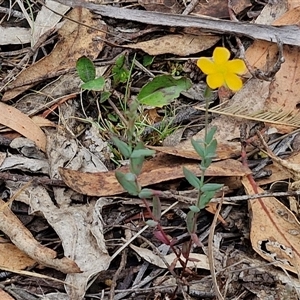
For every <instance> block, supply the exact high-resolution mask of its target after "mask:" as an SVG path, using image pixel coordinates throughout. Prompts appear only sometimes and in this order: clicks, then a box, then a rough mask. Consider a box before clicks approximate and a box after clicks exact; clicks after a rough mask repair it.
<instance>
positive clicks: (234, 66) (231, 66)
mask: <svg viewBox="0 0 300 300" xmlns="http://www.w3.org/2000/svg"><path fill="white" fill-rule="evenodd" d="M226 65H227V70H228V71H229V72H231V73H235V74H240V75H241V74H244V73H245V72H246V70H247V68H246V65H245V63H244V61H243V60H241V59H233V60H230V61H228V62H227V64H226Z"/></svg>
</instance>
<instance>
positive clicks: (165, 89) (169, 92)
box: [137, 75, 192, 107]
mask: <svg viewBox="0 0 300 300" xmlns="http://www.w3.org/2000/svg"><path fill="white" fill-rule="evenodd" d="M191 86H192V83H191V81H190V80H189V79H187V78H184V77H181V78H179V79H175V78H174V77H172V76H170V75H161V76H156V77H155V78H154V79H153V80H152V81H150V82H149V83H147V84H146V85H144V86H143V87H142V89H141V91H140V93H139V94H138V96H137V99H138V100H139V101H140V103H142V104H145V105H150V106H154V107H162V106H164V105H167V104H169V103H171V102H172V101H173V100H174V99H176V98H178V96H179V94H180V93H181V92H182V91H186V90H188V89H189V88H190V87H191Z"/></svg>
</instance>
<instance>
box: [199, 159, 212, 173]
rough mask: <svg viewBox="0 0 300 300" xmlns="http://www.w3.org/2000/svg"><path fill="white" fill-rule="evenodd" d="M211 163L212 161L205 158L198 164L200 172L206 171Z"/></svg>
mask: <svg viewBox="0 0 300 300" xmlns="http://www.w3.org/2000/svg"><path fill="white" fill-rule="evenodd" d="M211 163H212V159H211V158H209V157H207V156H206V157H205V158H204V159H202V161H201V163H200V169H201V170H202V171H204V170H206V169H207V168H208V167H209V166H210V165H211Z"/></svg>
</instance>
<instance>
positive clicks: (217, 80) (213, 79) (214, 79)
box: [206, 73, 225, 89]
mask: <svg viewBox="0 0 300 300" xmlns="http://www.w3.org/2000/svg"><path fill="white" fill-rule="evenodd" d="M206 82H207V85H208V86H209V87H210V88H211V89H216V88H218V87H221V86H222V85H224V84H225V80H224V76H223V74H221V73H214V74H209V75H207V77H206Z"/></svg>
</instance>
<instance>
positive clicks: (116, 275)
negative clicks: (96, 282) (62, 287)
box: [109, 249, 127, 300]
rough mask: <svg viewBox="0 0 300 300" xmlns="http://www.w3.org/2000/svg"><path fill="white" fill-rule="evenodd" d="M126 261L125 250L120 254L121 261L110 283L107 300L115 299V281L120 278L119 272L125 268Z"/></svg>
mask: <svg viewBox="0 0 300 300" xmlns="http://www.w3.org/2000/svg"><path fill="white" fill-rule="evenodd" d="M126 261H127V249H125V250H124V251H123V252H122V259H121V262H120V265H119V268H118V270H117V271H116V273H115V275H114V277H113V279H112V283H111V288H110V293H109V299H110V300H114V299H115V288H116V286H117V280H118V278H119V276H120V273H121V271H122V270H123V269H124V268H125V266H126Z"/></svg>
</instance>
